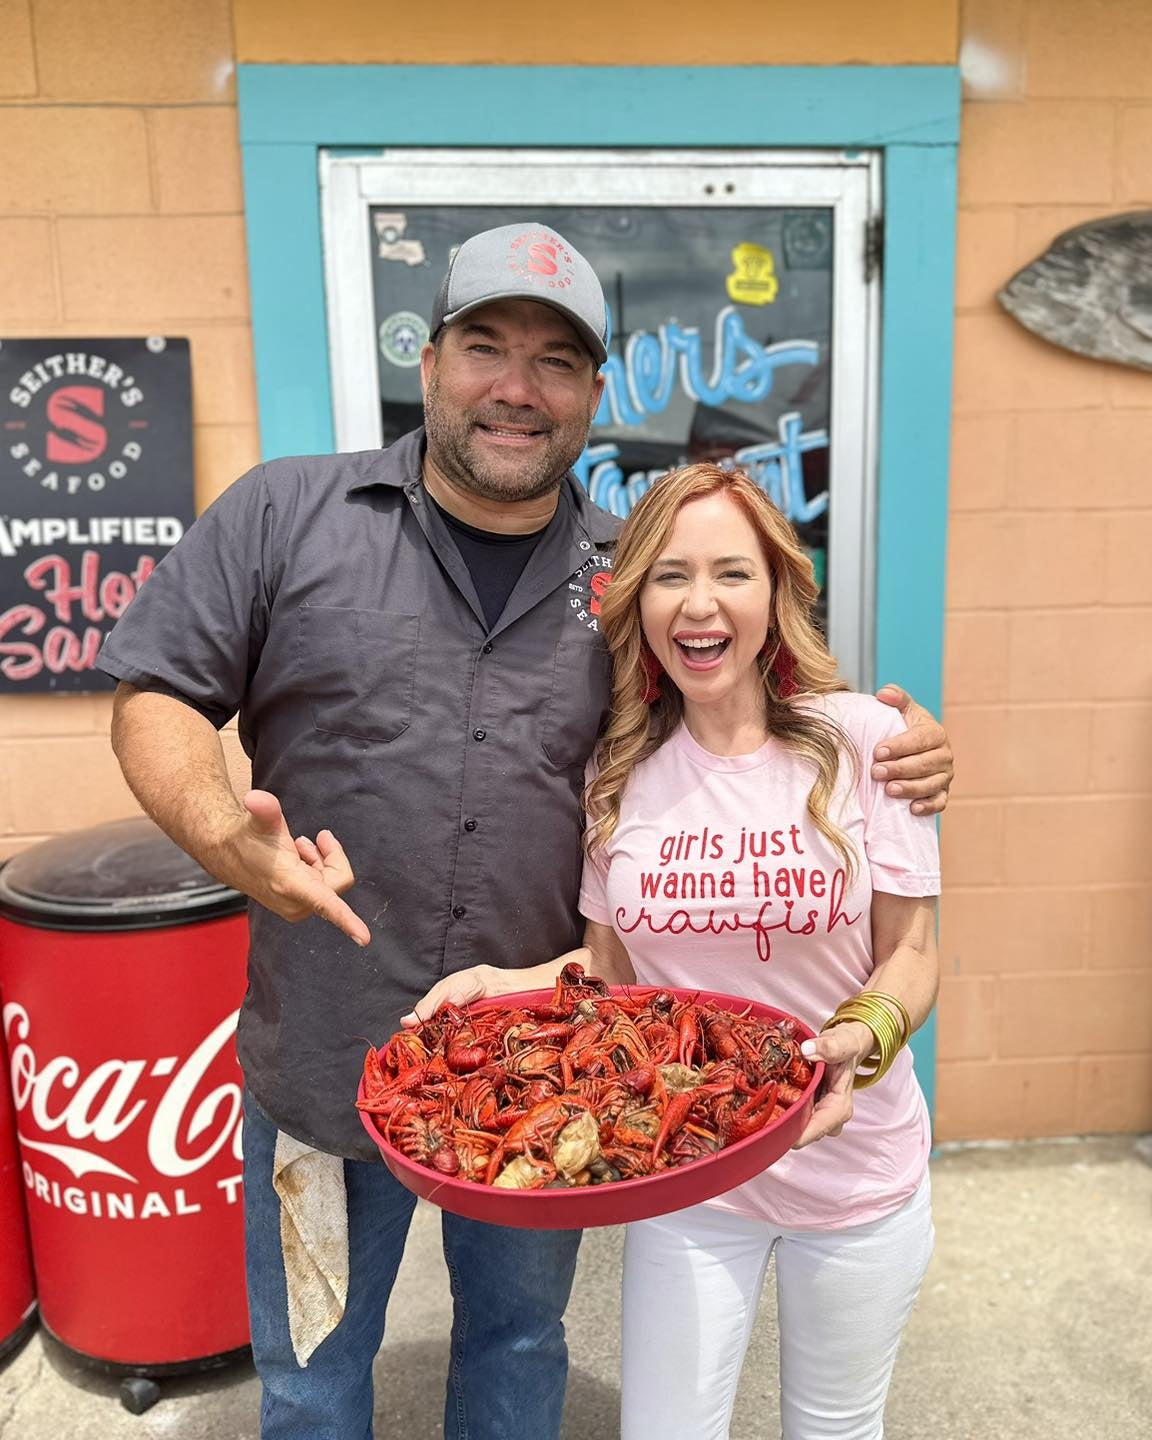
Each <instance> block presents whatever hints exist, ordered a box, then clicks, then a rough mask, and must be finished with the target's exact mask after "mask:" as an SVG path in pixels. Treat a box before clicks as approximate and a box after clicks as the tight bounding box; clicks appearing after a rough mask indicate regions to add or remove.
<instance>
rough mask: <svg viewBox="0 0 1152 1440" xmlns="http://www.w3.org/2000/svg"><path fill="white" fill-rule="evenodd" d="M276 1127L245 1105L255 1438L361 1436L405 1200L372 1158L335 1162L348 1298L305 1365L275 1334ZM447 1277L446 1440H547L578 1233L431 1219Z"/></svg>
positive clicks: (366, 1435) (279, 1293)
mask: <svg viewBox="0 0 1152 1440" xmlns="http://www.w3.org/2000/svg"><path fill="white" fill-rule="evenodd" d="M275 1149H276V1126H275V1125H274V1124H273V1123H272V1122H271V1121H270V1120H269V1119H268V1117H267V1116H266V1115H265V1114H264V1113H263V1111H261V1110H260V1109H259V1108H258V1107H257V1106H256V1105H255V1104H254V1103H253V1101H252V1099H251V1097H249V1096H246V1097H245V1104H244V1219H245V1236H246V1243H247V1265H248V1308H249V1313H250V1317H251V1323H252V1354H253V1359H254V1360H255V1362H256V1369H257V1372H258V1373H259V1375H260V1379H261V1381H262V1383H263V1386H264V1396H263V1401H262V1404H261V1409H260V1434H261V1437H262V1440H371V1437H372V1362H373V1360H374V1359H375V1357H376V1352H377V1351H378V1350H379V1348H380V1343H381V1341H382V1340H383V1338H384V1312H385V1307H386V1306H387V1304H388V1297H389V1295H390V1294H391V1293H392V1286H393V1284H394V1283H395V1280H396V1272H397V1270H398V1269H399V1268H400V1257H401V1255H402V1254H403V1253H404V1242H405V1240H406V1238H407V1235H408V1225H409V1223H410V1221H411V1219H412V1211H413V1209H414V1208H415V1205H416V1197H415V1196H414V1195H413V1194H412V1193H411V1192H410V1191H408V1190H406V1189H405V1188H404V1187H403V1186H402V1185H401V1184H400V1182H399V1181H398V1180H396V1179H394V1178H393V1176H392V1175H391V1173H390V1172H389V1171H388V1170H387V1169H386V1168H385V1166H384V1165H383V1164H374V1163H372V1162H369V1161H362V1160H346V1161H345V1162H344V1181H345V1186H346V1188H347V1192H348V1267H349V1273H348V1304H347V1308H346V1310H345V1313H344V1318H343V1320H341V1322H340V1324H339V1325H338V1326H337V1327H336V1329H335V1330H334V1331H333V1332H332V1334H331V1335H329V1336H328V1337H327V1339H326V1340H325V1341H324V1342H323V1343H322V1344H321V1345H320V1346H319V1347H318V1348H317V1350H316V1351H315V1352H314V1353H313V1355H312V1358H311V1359H310V1360H309V1362H308V1365H307V1368H301V1367H300V1366H299V1365H298V1364H297V1363H296V1357H295V1355H294V1353H293V1351H292V1341H291V1339H290V1338H289V1334H288V1296H287V1287H286V1283H285V1279H284V1263H283V1257H282V1254H281V1249H280V1199H279V1196H278V1195H277V1194H276V1192H275V1190H274V1189H273V1186H272V1160H273V1155H274V1153H275ZM442 1230H443V1238H444V1258H445V1260H446V1261H447V1264H448V1274H449V1276H450V1279H451V1283H452V1299H453V1311H454V1313H453V1321H452V1353H451V1361H450V1364H449V1368H448V1395H447V1400H446V1403H445V1407H444V1436H445V1440H556V1437H558V1436H559V1434H560V1418H561V1413H562V1411H563V1407H564V1385H565V1381H566V1380H567V1375H568V1347H567V1345H566V1343H565V1340H564V1322H563V1316H564V1307H565V1306H566V1305H567V1303H568V1296H569V1294H570V1293H571V1290H572V1277H573V1275H574V1273H575V1270H576V1252H577V1250H578V1249H579V1247H580V1231H579V1230H512V1229H508V1228H506V1227H504V1226H502V1225H482V1224H481V1223H480V1222H479V1221H476V1220H465V1219H463V1218H461V1217H460V1216H458V1215H450V1214H449V1213H448V1212H447V1211H444V1212H443V1226H442Z"/></svg>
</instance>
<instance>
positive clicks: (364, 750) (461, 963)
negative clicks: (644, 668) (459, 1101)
mask: <svg viewBox="0 0 1152 1440" xmlns="http://www.w3.org/2000/svg"><path fill="white" fill-rule="evenodd" d="M431 330H432V342H431V343H430V345H429V346H427V347H426V348H425V350H424V353H423V356H422V362H421V364H422V376H423V381H424V395H425V420H426V425H425V430H423V431H417V432H415V433H413V434H411V435H408V436H405V437H404V438H402V439H401V440H400V441H398V442H397V443H396V444H395V445H393V446H391V447H390V448H389V449H387V450H384V451H373V452H366V453H361V454H354V455H337V456H323V457H312V458H306V459H290V460H278V461H272V462H270V463H268V464H267V465H263V466H259V467H257V468H256V469H255V470H253V471H251V472H250V473H249V474H248V475H246V476H244V477H243V478H242V479H240V480H238V481H237V482H236V484H235V485H233V486H232V487H231V488H230V489H229V490H228V491H227V492H226V493H225V494H224V495H223V496H222V497H221V498H220V499H219V500H218V501H217V502H216V504H215V505H213V506H212V507H211V509H210V510H209V511H208V512H207V513H206V514H205V515H204V516H203V517H202V518H201V520H200V521H199V522H198V523H197V524H196V525H195V526H194V527H193V528H192V530H191V531H190V532H189V534H188V535H187V536H186V538H185V539H184V540H183V541H182V542H181V543H180V545H178V546H177V547H176V549H175V550H174V551H173V552H172V553H171V555H170V556H169V557H168V558H167V559H166V560H165V561H164V563H163V564H162V565H161V566H160V567H159V568H158V569H157V571H156V572H155V574H154V575H153V576H152V578H151V579H150V580H149V582H148V585H147V586H146V587H144V589H143V590H142V591H141V593H140V595H139V596H138V597H137V599H136V600H135V601H134V603H133V605H132V607H131V609H130V610H129V611H128V612H127V614H126V615H125V617H124V619H123V620H122V621H121V622H120V624H119V625H118V626H117V627H116V630H115V631H114V633H113V634H112V635H111V636H110V638H109V640H108V642H107V644H106V646H105V649H104V651H103V656H102V660H101V664H102V665H103V667H104V668H105V669H106V670H107V671H108V672H109V673H111V674H113V675H115V676H117V677H118V678H119V679H120V680H121V682H122V683H121V685H120V687H119V689H118V691H117V697H116V706H115V715H114V720H113V743H114V745H115V748H116V753H117V755H118V756H119V758H120V761H121V764H122V766H123V768H124V773H125V775H126V777H127V779H128V781H129V784H130V785H131V786H132V789H133V791H134V793H135V794H136V796H137V798H138V799H139V801H140V803H141V805H142V806H143V807H144V809H145V810H146V811H147V812H148V813H149V814H150V815H151V816H152V817H153V818H154V819H155V820H156V821H157V822H158V823H159V824H160V825H161V826H162V827H163V828H164V829H165V830H166V831H167V832H168V833H169V834H170V835H171V836H172V837H173V838H174V839H175V840H176V841H177V842H178V843H179V844H180V845H182V846H183V847H184V848H185V849H186V850H187V851H188V852H189V853H190V854H192V855H194V856H195V857H196V859H197V860H199V861H200V863H201V864H202V865H203V866H204V867H205V868H206V869H207V870H209V871H210V872H211V873H212V874H213V875H216V876H217V877H218V878H220V879H221V880H223V881H225V882H226V883H227V884H229V885H232V886H234V887H235V888H236V889H238V890H241V891H243V892H244V893H245V894H247V895H249V896H250V897H251V898H252V900H253V901H254V902H255V903H254V904H253V905H252V906H251V907H250V916H251V935H252V940H251V952H250V957H249V975H250V985H249V991H248V995H247V997H246V999H245V1003H244V1009H243V1012H242V1015H241V1019H240V1027H239V1031H238V1049H239V1054H240V1059H241V1063H242V1065H243V1067H244V1072H245V1079H246V1083H247V1087H248V1091H249V1101H248V1106H247V1109H246V1121H245V1125H246V1128H245V1147H244V1148H245V1167H244V1168H245V1208H246V1223H247V1234H248V1254H249V1261H248V1270H249V1276H248V1282H249V1295H250V1308H251V1314H252V1336H253V1351H254V1355H255V1359H256V1364H257V1368H258V1369H259V1372H260V1375H261V1379H262V1381H263V1383H264V1401H263V1409H262V1434H263V1435H264V1436H265V1437H266V1440H288V1437H293V1440H295V1437H301V1440H302V1437H308V1440H325V1437H331V1440H349V1437H363V1436H368V1435H370V1434H371V1414H372V1390H371V1366H372V1360H373V1357H374V1355H375V1354H376V1351H377V1349H378V1347H379V1345H380V1341H381V1338H382V1334H383V1327H384V1310H385V1305H386V1303H387V1300H388V1295H389V1292H390V1290H391V1287H392V1284H393V1281H394V1278H395V1274H396V1270H397V1267H398V1265H399V1262H400V1257H401V1254H402V1251H403V1246H404V1239H405V1235H406V1233H407V1228H408V1224H409V1221H410V1218H411V1214H412V1208H413V1204H414V1201H413V1197H412V1196H411V1195H410V1194H409V1193H408V1192H407V1191H406V1190H404V1189H403V1188H402V1187H401V1186H400V1185H399V1184H398V1183H397V1182H396V1181H395V1180H394V1179H393V1178H392V1176H391V1175H390V1174H389V1172H388V1171H387V1170H386V1169H385V1168H384V1167H383V1166H382V1165H381V1164H380V1163H379V1157H378V1155H377V1154H376V1152H375V1149H374V1147H373V1145H372V1142H371V1141H370V1140H369V1138H368V1137H367V1136H366V1135H365V1133H364V1131H363V1129H362V1127H361V1125H360V1122H359V1118H358V1116H357V1113H356V1111H355V1109H354V1108H353V1106H352V1103H351V1098H352V1096H353V1095H354V1094H355V1090H356V1083H357V1077H358V1075H359V1072H360V1069H361V1065H362V1061H363V1053H364V1037H366V1036H367V1037H370V1038H371V1039H373V1040H374V1041H376V1042H377V1043H379V1042H381V1041H382V1040H383V1039H384V1038H385V1037H386V1036H387V1035H388V1034H390V1033H391V1032H392V1031H393V1030H394V1029H396V1027H397V1023H398V1020H399V1017H400V1016H401V1015H402V1014H404V1013H405V1012H407V1011H409V1010H410V1009H411V1008H412V1005H413V1002H414V1001H415V1000H417V999H418V998H419V997H420V996H422V995H423V994H424V993H425V992H426V991H427V990H428V989H429V987H430V986H431V985H432V984H433V983H434V982H435V981H436V980H437V979H439V978H440V977H441V976H443V975H444V974H446V973H449V972H451V971H454V970H457V969H461V968H463V967H465V966H468V965H473V964H476V963H478V962H487V963H490V964H499V965H513V966H518V965H519V966H524V965H530V964H534V963H537V962H538V961H540V960H541V959H545V958H547V957H548V956H551V955H555V954H559V953H561V952H563V951H565V950H568V949H571V948H573V947H574V946H575V945H577V944H578V943H579V940H580V934H581V926H580V924H579V921H578V917H577V913H576V897H577V890H578V882H579V876H580V867H581V856H580V805H579V797H580V790H581V785H582V772H583V765H584V761H585V760H586V758H587V756H588V754H589V753H590V751H591V749H592V746H593V743H594V741H595V738H596V734H597V730H598V728H599V725H600V722H601V719H602V716H603V712H604V709H605V706H606V703H607V698H608V670H607V662H606V656H605V654H604V651H603V648H602V645H601V642H600V637H599V635H598V633H597V632H596V629H595V626H594V623H593V621H594V610H595V605H594V596H595V589H596V585H597V584H602V583H603V579H602V578H601V579H599V580H597V577H598V576H599V577H603V574H604V572H605V570H606V567H607V566H608V565H610V563H611V562H610V558H609V556H608V554H606V553H605V552H606V551H607V550H609V549H610V546H611V542H612V539H613V536H614V535H615V533H616V530H617V528H618V522H617V521H616V520H614V519H613V518H612V517H611V516H609V515H606V514H605V513H604V512H603V511H600V510H598V509H597V508H596V507H595V506H593V505H592V504H591V503H590V502H589V501H588V499H587V497H586V496H585V495H584V493H583V492H582V490H581V489H580V487H579V485H578V484H577V483H576V481H575V479H574V478H573V477H572V476H571V474H570V473H569V470H570V466H571V465H572V463H573V462H574V461H575V460H576V458H577V456H578V455H579V454H580V451H581V450H582V448H583V446H584V444H585V442H586V440H587V435H588V430H589V426H590V424H591V421H592V418H593V416H594V415H595V412H596V408H597V405H598V402H599V398H600V393H601V390H602V388H603V383H604V382H603V378H602V376H601V375H600V374H599V367H600V365H601V364H602V363H603V361H604V359H605V358H606V349H605V342H606V317H605V306H604V298H603V294H602V292H601V289H600V286H599V283H598V281H597V280H596V277H595V275H594V273H593V272H592V270H591V268H590V267H589V266H588V264H587V262H586V261H585V260H584V259H583V258H582V257H581V256H580V255H579V254H578V253H577V252H576V251H575V250H573V249H572V247H571V246H570V245H568V244H567V243H566V242H565V241H564V240H563V239H562V237H560V236H558V235H556V234H555V233H554V232H552V231H549V230H547V229H545V228H543V227H541V226H536V225H514V226H504V227H501V228H500V229H497V230H491V231H487V232H485V233H483V234H481V235H477V236H474V237H473V238H472V239H471V240H469V241H467V242H466V243H465V244H464V245H463V246H461V247H460V249H459V251H458V252H457V254H456V256H455V258H454V259H453V261H452V264H451V266H450V268H449V271H448V275H447V276H446V278H445V282H444V285H443V286H442V288H441V291H440V295H439V297H438V299H437V302H436V307H435V311H434V314H433V317H432V327H431ZM594 582H595V583H594ZM896 699H897V701H900V702H903V703H904V704H906V705H907V704H909V703H910V702H908V701H907V697H903V696H902V694H900V692H897V696H896ZM236 711H239V714H240V734H241V738H242V740H243V743H244V747H245V749H246V751H247V753H248V754H249V755H250V757H251V759H252V766H253V780H254V783H255V784H256V785H257V786H258V787H260V788H258V789H255V790H252V791H250V792H249V793H248V795H246V796H245V797H244V799H243V801H242V802H241V801H240V800H238V799H237V798H236V797H235V796H234V795H233V793H232V790H231V788H230V786H229V783H228V779H227V775H226V772H225V768H224V762H223V757H222V752H221V749H220V744H219V740H218V737H217V733H216V731H217V727H218V726H220V725H222V724H223V723H224V722H225V721H226V720H227V719H228V718H229V717H230V716H231V715H232V714H234V713H235V712H236ZM918 718H919V720H920V723H919V724H917V725H916V726H915V728H914V729H913V730H912V731H910V732H909V734H908V735H907V736H905V737H902V739H901V741H900V742H899V743H893V745H892V750H893V754H892V756H891V757H889V759H888V761H887V764H888V765H889V766H890V768H891V774H892V776H893V777H894V778H895V779H901V778H902V779H903V785H904V792H903V793H906V794H907V795H908V796H909V798H914V797H917V796H919V797H921V798H920V802H919V803H921V804H922V805H923V806H924V807H925V808H926V809H928V810H935V809H939V808H942V806H943V803H944V791H945V790H946V787H947V784H948V783H949V781H950V778H951V757H950V754H949V753H948V751H947V748H946V741H945V738H944V736H943V732H942V731H941V730H940V728H939V726H937V725H936V724H935V722H933V721H932V720H931V717H928V716H925V715H924V714H923V712H919V716H918ZM897 752H899V753H897ZM901 755H903V756H905V757H912V758H905V759H901V758H900V757H901ZM915 776H921V777H923V778H921V779H919V780H917V779H914V778H913V777H915ZM330 823H331V824H333V825H335V826H336V827H337V828H338V833H339V837H340V839H339V840H337V838H336V835H334V834H333V832H332V830H330V829H328V828H326V827H327V826H328V825H329V824H330ZM289 826H291V829H290V828H289ZM294 834H295V835H296V836H297V837H298V838H296V839H293V835H294ZM345 847H346V848H345ZM348 856H351V857H352V858H353V859H354V860H355V864H356V868H357V874H356V876H355V878H354V877H353V873H352V869H351V866H350V864H349V859H348ZM342 893H347V894H348V896H349V900H350V901H351V902H352V903H351V904H349V903H348V901H345V900H344V899H342V898H341V894H342ZM353 907H354V908H353ZM333 927H335V929H334V928H333ZM338 931H340V932H343V935H344V936H345V937H347V939H342V938H341V937H340V935H339V934H338V933H337V932H338ZM348 942H355V943H348ZM286 1145H294V1146H295V1147H296V1150H295V1151H294V1152H293V1153H299V1152H305V1153H308V1154H312V1153H314V1152H321V1154H322V1155H325V1156H338V1157H344V1163H343V1165H342V1166H341V1165H339V1162H333V1163H334V1164H336V1165H337V1166H338V1169H339V1170H340V1175H339V1181H340V1184H341V1186H342V1190H341V1192H340V1198H339V1204H338V1207H337V1208H338V1210H339V1214H338V1215H337V1216H336V1218H335V1220H333V1217H332V1208H331V1206H329V1207H328V1210H327V1212H326V1213H327V1220H326V1224H327V1225H328V1228H329V1231H330V1232H331V1233H333V1234H335V1235H336V1238H337V1240H338V1241H340V1242H342V1241H343V1236H344V1231H343V1226H344V1223H345V1216H346V1225H347V1260H346V1266H347V1274H348V1288H347V1298H346V1307H345V1309H344V1313H343V1318H342V1319H341V1320H340V1322H339V1324H338V1325H336V1326H335V1328H334V1329H333V1330H331V1333H328V1334H327V1335H326V1338H323V1340H322V1342H321V1343H319V1344H318V1345H316V1348H315V1349H314V1350H312V1349H311V1347H312V1345H314V1344H315V1341H316V1339H317V1335H316V1334H315V1333H314V1334H313V1335H312V1337H311V1340H310V1341H309V1342H308V1343H307V1344H304V1345H303V1346H302V1343H301V1340H300V1336H299V1335H298V1334H297V1333H294V1329H293V1324H290V1321H289V1308H290V1302H291V1305H292V1310H293V1322H294V1323H295V1324H296V1330H298V1329H299V1325H298V1323H297V1322H298V1321H299V1314H298V1313H297V1312H298V1311H299V1310H300V1308H301V1307H300V1306H299V1305H298V1304H297V1303H296V1291H295V1290H293V1289H291V1285H292V1284H293V1282H294V1281H295V1280H296V1279H297V1278H298V1275H297V1264H296V1260H297V1259H298V1257H295V1258H292V1257H290V1255H289V1249H290V1247H289V1246H286V1247H285V1249H284V1253H283V1256H282V1252H281V1204H280V1198H279V1196H278V1195H277V1193H276V1190H275V1188H274V1184H273V1176H274V1174H275V1173H277V1172H278V1171H279V1169H280V1167H281V1164H282V1161H283V1157H284V1152H285V1146H286ZM328 1178H329V1179H331V1176H330V1175H329V1177H328ZM443 1236H444V1247H445V1255H446V1258H447V1261H448V1269H449V1274H450V1276H451V1281H452V1290H453V1297H454V1302H455V1318H454V1325H453V1334H452V1359H451V1365H450V1370H449V1382H448V1397H447V1405H446V1411H445V1435H446V1436H448V1437H453V1436H455V1437H463V1436H465V1435H467V1436H469V1437H471V1440H497V1437H499V1440H518V1437H525V1440H527V1437H531V1440H547V1437H549V1436H556V1435H557V1434H558V1433H559V1427H560V1414H561V1407H562V1403H563V1393H564V1383H565V1376H566V1366H567V1354H566V1349H565V1344H564V1333H563V1326H562V1315H563V1312H564V1307H565V1304H566V1302H567V1298H568V1293H569V1289H570V1286H571V1281H572V1275H573V1270H574V1267H575V1263H576V1250H577V1246H578V1244H579V1235H578V1234H577V1233H573V1232H534V1231H515V1230H508V1229H504V1228H501V1227H496V1226H486V1225H480V1224H477V1223H475V1222H472V1221H468V1220H463V1219H461V1218H459V1217H457V1216H453V1215H449V1214H447V1213H445V1214H444V1216H443ZM329 1238H331V1235H329ZM286 1264H287V1271H288V1275H289V1276H290V1277H291V1278H290V1280H289V1281H287V1282H286ZM322 1328H323V1327H322ZM310 1350H311V1354H310V1358H309V1360H308V1364H307V1367H306V1368H304V1367H302V1365H301V1364H299V1363H297V1357H298V1356H300V1357H301V1358H303V1357H304V1356H305V1355H307V1354H308V1353H309V1351H310Z"/></svg>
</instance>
